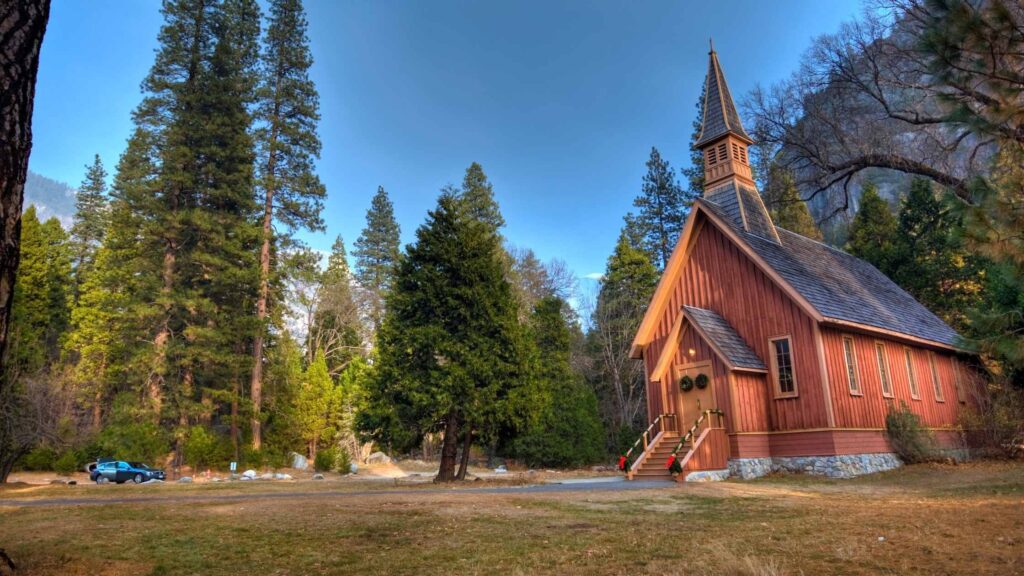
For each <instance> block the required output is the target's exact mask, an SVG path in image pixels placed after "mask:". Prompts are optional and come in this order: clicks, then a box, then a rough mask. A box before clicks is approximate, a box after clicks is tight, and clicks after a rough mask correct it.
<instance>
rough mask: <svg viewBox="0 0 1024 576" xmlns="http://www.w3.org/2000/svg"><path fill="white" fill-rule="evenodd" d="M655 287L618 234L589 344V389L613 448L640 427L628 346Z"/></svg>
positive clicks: (639, 385)
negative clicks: (592, 373)
mask: <svg viewBox="0 0 1024 576" xmlns="http://www.w3.org/2000/svg"><path fill="white" fill-rule="evenodd" d="M657 283H658V270H657V269H656V268H655V267H654V265H653V264H652V263H651V261H650V259H649V258H648V256H647V253H646V252H645V251H643V250H641V249H640V248H638V247H637V246H635V245H634V244H632V243H631V242H630V239H629V237H628V235H627V234H626V231H625V230H623V232H622V233H621V234H620V235H619V240H618V242H617V243H616V245H615V251H614V252H613V253H612V255H611V256H610V257H609V258H608V265H607V268H606V270H605V275H604V278H603V280H602V282H601V289H600V292H599V293H598V297H597V305H596V306H595V309H594V314H593V318H592V320H591V321H592V323H593V329H592V330H591V333H590V344H589V346H590V348H591V350H592V354H593V356H594V358H595V364H596V370H597V371H598V373H599V374H598V381H597V382H596V383H595V387H596V390H597V393H598V398H599V399H600V400H601V408H602V411H603V412H604V419H605V422H606V425H607V427H608V432H609V433H610V435H611V441H612V444H613V446H617V445H618V444H619V443H621V441H623V440H624V439H626V438H635V437H636V432H637V427H638V426H639V425H640V418H641V410H642V408H643V406H644V398H645V396H644V379H643V368H642V366H640V365H639V364H638V363H637V362H634V361H632V360H629V347H630V344H631V343H632V341H633V337H634V336H635V335H636V331H637V329H638V328H639V326H640V322H641V321H642V320H643V315H644V311H645V310H646V309H647V305H648V303H649V302H650V299H651V296H652V295H653V294H654V288H655V286H656V285H657Z"/></svg>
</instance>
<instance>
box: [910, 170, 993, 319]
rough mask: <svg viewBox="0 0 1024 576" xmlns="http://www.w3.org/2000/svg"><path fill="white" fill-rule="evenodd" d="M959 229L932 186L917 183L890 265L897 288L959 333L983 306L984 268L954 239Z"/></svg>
mask: <svg viewBox="0 0 1024 576" xmlns="http://www.w3.org/2000/svg"><path fill="white" fill-rule="evenodd" d="M961 226H962V224H961V222H960V219H959V218H957V217H956V215H955V214H954V213H953V212H952V211H951V210H950V208H949V207H948V206H946V205H945V204H944V203H943V202H942V200H941V199H939V197H938V196H937V195H936V194H935V192H934V191H933V190H932V186H931V183H930V182H929V181H927V180H923V179H920V178H916V179H914V180H913V181H912V182H911V185H910V191H909V193H908V194H907V196H906V198H905V199H904V200H903V203H902V205H901V207H900V213H899V218H898V222H897V226H896V231H897V234H896V242H895V246H894V253H893V262H894V264H893V265H892V268H893V270H892V274H893V276H892V279H893V281H894V282H896V283H897V284H899V285H900V286H901V287H902V288H903V289H904V290H906V291H907V292H909V293H910V294H911V295H913V296H914V298H916V299H917V300H918V301H919V302H921V303H922V304H924V305H925V306H926V307H927V308H928V309H929V310H931V311H932V312H934V313H935V314H937V315H938V316H939V317H940V318H942V319H943V320H945V321H946V322H948V323H949V324H950V325H951V326H953V327H955V328H958V329H960V328H963V327H964V312H965V311H966V310H968V309H970V308H971V307H973V306H974V305H976V304H977V302H978V300H979V297H980V292H981V288H982V286H981V282H980V280H981V275H980V272H981V269H982V267H983V265H982V262H980V259H979V258H978V257H977V256H974V255H972V254H970V253H968V251H967V249H966V248H965V247H964V244H963V239H962V238H961V237H959V236H958V235H957V234H956V230H957V229H959V228H961Z"/></svg>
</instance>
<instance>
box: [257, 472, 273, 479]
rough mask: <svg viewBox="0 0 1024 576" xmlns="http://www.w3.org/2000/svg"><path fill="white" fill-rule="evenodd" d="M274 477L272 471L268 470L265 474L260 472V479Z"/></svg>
mask: <svg viewBox="0 0 1024 576" xmlns="http://www.w3.org/2000/svg"><path fill="white" fill-rule="evenodd" d="M273 479H274V475H273V474H271V473H270V472H266V473H264V474H260V480H273Z"/></svg>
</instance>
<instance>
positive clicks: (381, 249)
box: [354, 186, 401, 332]
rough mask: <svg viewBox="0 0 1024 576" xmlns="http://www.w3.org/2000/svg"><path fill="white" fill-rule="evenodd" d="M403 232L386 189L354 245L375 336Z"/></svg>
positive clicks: (378, 196)
mask: <svg viewBox="0 0 1024 576" xmlns="http://www.w3.org/2000/svg"><path fill="white" fill-rule="evenodd" d="M400 233H401V232H400V230H399V227H398V222H396V221H395V208H394V206H393V205H392V204H391V200H390V199H388V193H387V192H385V191H384V187H383V186H378V187H377V193H376V194H375V195H374V196H373V200H372V201H371V202H370V209H369V210H367V211H366V228H363V232H362V234H360V235H359V238H358V239H357V240H356V243H355V251H354V255H355V257H356V271H355V279H356V282H357V283H358V284H359V288H360V290H361V293H362V294H363V295H364V297H365V300H366V302H365V306H366V309H367V316H368V317H369V320H370V324H371V325H372V327H373V330H374V332H376V331H377V330H379V329H380V323H381V320H382V319H383V316H384V297H385V296H386V295H387V292H388V290H389V289H390V288H391V282H392V280H393V278H394V275H395V266H396V265H397V264H398V258H399V256H400V254H401V252H400V248H399V241H400V240H399V235H400Z"/></svg>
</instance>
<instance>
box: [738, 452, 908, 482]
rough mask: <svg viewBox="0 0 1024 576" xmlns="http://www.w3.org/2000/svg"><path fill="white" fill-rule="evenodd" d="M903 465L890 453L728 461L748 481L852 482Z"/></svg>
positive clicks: (740, 476) (739, 475)
mask: <svg viewBox="0 0 1024 576" xmlns="http://www.w3.org/2000/svg"><path fill="white" fill-rule="evenodd" d="M902 465H903V463H902V462H900V459H899V458H897V457H896V455H895V454H892V453H889V452H881V453H877V454H844V455H841V456H777V457H774V458H735V459H732V460H729V472H730V473H731V474H732V475H733V476H736V477H739V478H743V479H745V480H749V479H751V478H758V477H761V476H765V475H767V474H768V473H770V472H798V473H803V474H814V475H817V476H828V477H829V478H852V477H854V476H861V475H863V474H874V473H875V472H883V471H885V470H892V469H893V468H899V467H900V466H902Z"/></svg>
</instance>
